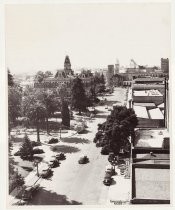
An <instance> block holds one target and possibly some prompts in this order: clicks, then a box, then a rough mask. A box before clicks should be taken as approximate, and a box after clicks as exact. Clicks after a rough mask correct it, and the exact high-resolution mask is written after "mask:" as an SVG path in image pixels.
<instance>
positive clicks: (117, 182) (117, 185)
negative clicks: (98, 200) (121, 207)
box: [106, 169, 131, 205]
mask: <svg viewBox="0 0 175 210" xmlns="http://www.w3.org/2000/svg"><path fill="white" fill-rule="evenodd" d="M116 172H117V174H118V175H115V176H113V179H114V184H113V185H111V186H110V187H109V193H108V198H107V203H106V204H107V205H118V204H129V203H130V197H131V178H128V179H126V178H125V177H124V175H120V169H116Z"/></svg>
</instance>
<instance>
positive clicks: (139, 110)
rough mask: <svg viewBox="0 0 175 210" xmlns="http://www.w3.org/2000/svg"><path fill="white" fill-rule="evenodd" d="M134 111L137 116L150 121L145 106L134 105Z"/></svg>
mask: <svg viewBox="0 0 175 210" xmlns="http://www.w3.org/2000/svg"><path fill="white" fill-rule="evenodd" d="M133 109H134V111H135V114H136V115H137V117H139V118H146V119H149V116H148V112H147V109H146V107H144V106H135V105H134V106H133Z"/></svg>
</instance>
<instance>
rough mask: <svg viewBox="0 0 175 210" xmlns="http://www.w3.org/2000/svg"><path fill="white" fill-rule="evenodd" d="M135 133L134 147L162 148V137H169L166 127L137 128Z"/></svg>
mask: <svg viewBox="0 0 175 210" xmlns="http://www.w3.org/2000/svg"><path fill="white" fill-rule="evenodd" d="M135 133H136V138H135V142H136V145H135V147H158V148H162V142H163V139H164V138H165V137H169V133H168V131H167V129H150V130H148V129H138V130H136V131H135Z"/></svg>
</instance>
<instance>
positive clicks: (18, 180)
mask: <svg viewBox="0 0 175 210" xmlns="http://www.w3.org/2000/svg"><path fill="white" fill-rule="evenodd" d="M12 179H13V185H14V187H16V188H17V190H19V187H21V186H22V185H24V183H25V182H24V178H23V177H22V176H21V174H19V172H18V170H15V171H14V175H13V178H12Z"/></svg>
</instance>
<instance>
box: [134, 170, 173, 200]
mask: <svg viewBox="0 0 175 210" xmlns="http://www.w3.org/2000/svg"><path fill="white" fill-rule="evenodd" d="M135 185H136V186H135V188H136V198H139V199H160V200H162V199H163V200H164V199H165V200H169V199H170V170H169V169H162V168H160V169H158V168H136V169H135Z"/></svg>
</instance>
